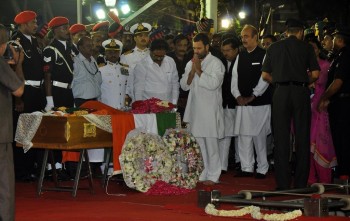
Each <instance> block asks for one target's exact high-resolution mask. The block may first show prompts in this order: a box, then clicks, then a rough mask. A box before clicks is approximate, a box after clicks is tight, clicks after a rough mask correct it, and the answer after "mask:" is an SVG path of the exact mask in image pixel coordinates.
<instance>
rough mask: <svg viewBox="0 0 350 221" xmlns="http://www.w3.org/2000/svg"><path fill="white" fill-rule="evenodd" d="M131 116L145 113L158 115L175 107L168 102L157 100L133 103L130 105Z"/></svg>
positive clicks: (151, 99)
mask: <svg viewBox="0 0 350 221" xmlns="http://www.w3.org/2000/svg"><path fill="white" fill-rule="evenodd" d="M131 107H132V110H131V113H133V114H145V113H160V112H165V111H171V110H172V109H173V108H175V105H174V104H172V103H170V102H168V101H162V100H160V99H158V98H154V97H152V98H150V99H148V100H144V101H135V102H134V103H132V105H131Z"/></svg>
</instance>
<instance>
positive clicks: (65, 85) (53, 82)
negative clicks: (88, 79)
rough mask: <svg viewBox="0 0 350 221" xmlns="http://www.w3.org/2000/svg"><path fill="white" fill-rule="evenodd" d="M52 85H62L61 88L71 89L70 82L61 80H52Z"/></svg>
mask: <svg viewBox="0 0 350 221" xmlns="http://www.w3.org/2000/svg"><path fill="white" fill-rule="evenodd" d="M52 85H53V86H56V87H60V88H64V89H71V88H72V87H71V84H68V83H63V82H59V81H52Z"/></svg>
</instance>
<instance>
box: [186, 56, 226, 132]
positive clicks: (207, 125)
mask: <svg viewBox="0 0 350 221" xmlns="http://www.w3.org/2000/svg"><path fill="white" fill-rule="evenodd" d="M191 69H192V61H189V62H188V63H187V65H186V68H185V73H184V74H183V76H182V78H181V80H180V85H181V88H182V89H183V90H184V91H188V90H190V92H189V95H188V100H187V105H186V109H185V114H184V122H188V123H189V131H190V132H191V133H192V134H193V136H194V137H215V138H223V137H224V113H223V112H224V111H223V108H222V92H221V85H222V82H223V79H224V73H225V67H224V65H223V64H222V62H221V61H220V60H219V59H218V58H216V57H214V56H213V55H211V54H210V53H209V54H208V55H207V56H206V57H205V58H204V60H203V61H202V64H201V69H202V71H203V73H202V75H201V77H198V75H197V74H196V75H195V77H194V78H193V80H192V83H191V84H190V85H187V79H188V76H189V73H190V72H191Z"/></svg>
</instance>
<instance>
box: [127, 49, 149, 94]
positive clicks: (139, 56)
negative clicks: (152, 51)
mask: <svg viewBox="0 0 350 221" xmlns="http://www.w3.org/2000/svg"><path fill="white" fill-rule="evenodd" d="M148 55H149V49H148V48H146V49H144V50H141V49H139V48H138V47H135V48H134V49H133V50H132V52H131V53H127V54H122V55H121V56H120V63H122V64H126V65H128V66H129V68H128V71H129V78H128V84H127V89H126V93H127V94H128V95H129V96H130V97H131V98H132V99H133V100H134V98H135V97H134V94H133V91H134V89H133V86H134V74H133V70H134V68H135V65H136V64H138V63H140V62H141V61H142V60H143V59H145V58H146V57H147V56H148Z"/></svg>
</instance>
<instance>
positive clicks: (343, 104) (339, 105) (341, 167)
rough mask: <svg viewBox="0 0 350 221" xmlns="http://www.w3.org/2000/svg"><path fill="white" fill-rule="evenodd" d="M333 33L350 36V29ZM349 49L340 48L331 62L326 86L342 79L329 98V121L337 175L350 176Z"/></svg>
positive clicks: (347, 47) (346, 47)
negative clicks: (336, 89) (336, 163)
mask: <svg viewBox="0 0 350 221" xmlns="http://www.w3.org/2000/svg"><path fill="white" fill-rule="evenodd" d="M335 34H341V35H345V36H346V37H347V38H350V31H347V32H343V33H342V32H340V31H339V30H338V31H337V32H335ZM349 73H350V49H349V46H347V45H346V46H345V47H343V48H341V49H340V51H339V52H338V54H337V55H336V57H335V59H334V60H333V62H332V63H331V66H330V68H329V72H328V83H327V86H329V85H331V83H332V82H333V80H336V79H340V80H342V82H343V83H342V85H341V88H340V89H339V90H338V91H337V92H336V93H335V94H334V95H333V96H332V97H331V98H330V103H329V106H328V113H329V122H330V127H331V132H332V138H333V144H334V147H335V152H336V156H337V162H338V168H337V174H336V175H337V176H341V175H347V176H350V160H349V157H350V148H349V147H350V140H349V137H350V129H349V127H350V114H349V113H350V75H349Z"/></svg>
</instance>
